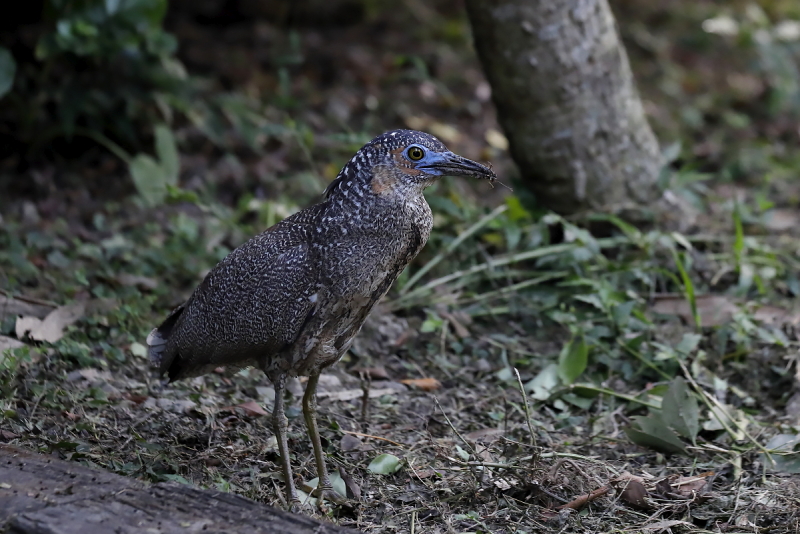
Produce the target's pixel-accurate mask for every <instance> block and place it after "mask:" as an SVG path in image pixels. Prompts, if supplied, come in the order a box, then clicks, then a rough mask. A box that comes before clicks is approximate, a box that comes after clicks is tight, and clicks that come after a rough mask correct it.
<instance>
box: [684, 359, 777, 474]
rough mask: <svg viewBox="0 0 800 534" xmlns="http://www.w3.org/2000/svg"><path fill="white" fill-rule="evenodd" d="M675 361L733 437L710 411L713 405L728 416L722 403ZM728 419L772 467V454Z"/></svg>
mask: <svg viewBox="0 0 800 534" xmlns="http://www.w3.org/2000/svg"><path fill="white" fill-rule="evenodd" d="M675 360H676V361H677V362H678V363H679V364H680V366H681V370H683V374H684V375H686V378H687V380H689V383H690V384H692V387H693V388H694V389H695V390H696V391H697V393H698V394H700V396H701V397H702V399H703V402H704V403H705V405H706V406H707V407H708V409H709V411H711V413H712V415H714V417H715V418H716V420H717V421H719V423H720V424H721V425H722V426H723V427H725V431H726V432H727V433H728V435H730V436H731V437H734V435H735V434H734V433H733V431H732V430H731V429H730V427H728V425H727V424H725V421H723V418H724V417H721V416H717V415H716V414H714V410H713V409H712V406H711V405H712V404H713V405H714V406H715V407H716V408H717V409H718V410H720V411H721V412H722V414H724V415H728V412H727V410H725V407H724V406H723V405H722V403H720V402H719V401H718V400H717V399H715V398H714V397H713V396H712V395H709V394H708V393H707V392H706V390H704V389H703V388H701V387H700V385H699V384H698V383H697V382H696V381H695V379H694V377H693V376H692V375H691V373H689V369H687V368H686V364H685V363H683V362H682V361H681V360H680V359H678V358H675ZM728 418H729V419H730V421H731V423H733V426H735V427H736V429H737V430H738V431H739V432H741V433H742V434H744V435H745V437H747V439H748V440H749V441H750V443H752V444H753V445H755V446H756V448H757V449H759V450H760V451H761V452H762V453H764V454H765V455H766V457H767V458H768V459H769V461H770V462H772V463H773V465H774V463H775V461H774V460H773V459H772V454H770V452H769V450H767V448H766V447H764V446H763V445H761V444H760V443H759V442H758V441H756V439H755V438H754V437H753V436H751V435H750V433H749V432H748V431H747V429H746V428H743V427H742V426H740V425H739V422H738V421H735V420H734V419H733V417H730V416H729V417H728Z"/></svg>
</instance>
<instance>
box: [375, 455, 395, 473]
mask: <svg viewBox="0 0 800 534" xmlns="http://www.w3.org/2000/svg"><path fill="white" fill-rule="evenodd" d="M367 469H369V471H370V472H371V473H375V474H377V475H391V474H392V473H394V472H395V471H397V470H398V469H400V458H398V457H397V456H395V455H394V454H381V455H380V456H378V457H377V458H375V459H374V460H372V461H371V462H370V463H369V466H367Z"/></svg>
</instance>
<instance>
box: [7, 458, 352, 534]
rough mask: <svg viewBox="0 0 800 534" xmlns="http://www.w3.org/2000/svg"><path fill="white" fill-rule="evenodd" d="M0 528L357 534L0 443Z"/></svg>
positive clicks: (49, 532) (32, 533)
mask: <svg viewBox="0 0 800 534" xmlns="http://www.w3.org/2000/svg"><path fill="white" fill-rule="evenodd" d="M0 532H4V533H6V534H106V533H109V532H114V533H116V534H138V533H140V532H149V533H153V534H190V533H208V534H211V533H220V534H222V533H224V534H285V533H286V532H291V533H292V534H348V533H349V534H357V531H355V530H351V529H346V528H341V527H337V526H336V525H332V524H330V523H321V522H319V521H317V520H316V519H312V518H311V517H306V516H303V515H296V514H291V513H289V512H284V511H283V510H277V509H275V508H272V507H270V506H264V505H262V504H259V503H257V502H254V501H251V500H250V499H246V498H244V497H240V496H238V495H234V494H232V493H223V492H220V491H214V490H202V489H198V488H193V487H190V486H184V485H182V484H176V483H163V482H162V483H159V484H152V485H149V484H145V483H144V482H142V481H140V480H134V479H132V478H128V477H123V476H119V475H115V474H114V473H109V472H107V471H102V470H100V469H90V468H88V467H84V466H82V465H80V464H78V463H76V462H63V461H61V460H57V459H55V458H53V457H52V456H44V455H41V454H37V453H35V452H31V451H26V450H24V449H18V448H16V447H12V446H10V445H3V444H0Z"/></svg>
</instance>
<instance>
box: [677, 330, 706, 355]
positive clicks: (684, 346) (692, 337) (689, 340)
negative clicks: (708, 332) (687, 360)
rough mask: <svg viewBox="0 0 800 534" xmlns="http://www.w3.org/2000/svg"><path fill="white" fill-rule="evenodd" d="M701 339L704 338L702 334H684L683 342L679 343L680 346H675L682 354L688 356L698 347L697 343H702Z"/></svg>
mask: <svg viewBox="0 0 800 534" xmlns="http://www.w3.org/2000/svg"><path fill="white" fill-rule="evenodd" d="M701 339H703V336H702V335H701V334H683V338H682V339H681V342H680V343H678V346H677V347H675V349H676V350H677V351H678V352H679V353H680V354H681V355H682V356H688V355H689V354H691V353H692V352H693V351H694V349H696V348H697V345H699V344H700V340H701Z"/></svg>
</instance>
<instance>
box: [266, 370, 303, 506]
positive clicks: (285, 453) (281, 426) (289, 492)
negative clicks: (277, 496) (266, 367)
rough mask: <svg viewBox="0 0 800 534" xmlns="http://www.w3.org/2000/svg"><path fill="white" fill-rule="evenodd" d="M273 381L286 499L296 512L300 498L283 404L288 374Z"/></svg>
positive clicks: (274, 420) (274, 422) (274, 417)
mask: <svg viewBox="0 0 800 534" xmlns="http://www.w3.org/2000/svg"><path fill="white" fill-rule="evenodd" d="M272 382H273V385H274V386H275V406H274V408H272V428H273V431H274V432H275V436H276V437H277V438H278V451H279V452H280V455H281V469H282V471H283V479H284V482H285V483H286V501H287V502H288V504H289V510H290V511H293V512H296V511H298V510H299V509H300V498H299V497H298V496H297V488H295V487H294V479H293V478H292V464H291V462H290V460H289V442H288V440H287V437H286V436H287V433H288V429H289V420H288V419H286V413H285V412H284V404H283V393H284V391H285V390H286V375H285V374H282V375H281V376H280V377H278V379H277V380H273V381H272Z"/></svg>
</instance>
